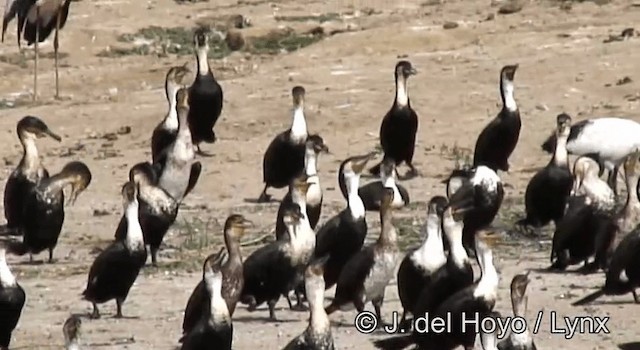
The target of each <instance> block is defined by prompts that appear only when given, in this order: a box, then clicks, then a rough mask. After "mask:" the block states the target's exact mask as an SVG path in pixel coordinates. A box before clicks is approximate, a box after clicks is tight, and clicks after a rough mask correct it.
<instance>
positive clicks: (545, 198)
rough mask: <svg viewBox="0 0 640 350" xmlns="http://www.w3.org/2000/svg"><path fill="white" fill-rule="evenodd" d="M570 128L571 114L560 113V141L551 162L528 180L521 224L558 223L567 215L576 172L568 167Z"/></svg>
mask: <svg viewBox="0 0 640 350" xmlns="http://www.w3.org/2000/svg"><path fill="white" fill-rule="evenodd" d="M570 129H571V117H569V116H568V115H566V114H564V113H563V114H560V115H559V116H558V117H557V129H556V135H557V138H558V140H559V142H558V143H557V145H556V151H555V153H554V155H553V158H551V161H550V162H549V164H547V166H546V167H544V168H543V169H542V170H540V171H538V172H537V173H536V174H535V175H534V176H533V177H532V178H531V181H529V185H527V191H526V193H525V206H526V213H527V216H526V218H524V219H523V220H520V221H519V222H518V224H520V225H523V226H532V227H533V228H534V229H538V228H541V227H543V226H545V225H547V224H548V223H549V221H553V222H554V224H555V225H556V226H557V225H558V222H559V221H560V220H561V219H562V217H563V216H564V211H565V208H566V205H567V199H568V198H569V195H570V194H571V188H572V187H573V175H572V174H571V170H570V169H569V157H568V155H567V148H566V145H567V138H568V137H569V132H570Z"/></svg>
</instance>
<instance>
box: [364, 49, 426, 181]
mask: <svg viewBox="0 0 640 350" xmlns="http://www.w3.org/2000/svg"><path fill="white" fill-rule="evenodd" d="M417 73H418V71H417V70H416V69H415V68H413V66H411V63H410V62H408V61H400V62H398V63H397V64H396V68H395V71H394V75H395V80H396V96H395V99H394V101H393V105H392V106H391V109H390V110H389V111H388V112H387V114H386V115H385V116H384V118H383V119H382V124H381V125H380V145H381V146H382V150H383V151H384V154H385V156H387V157H390V158H391V159H393V160H394V161H395V163H396V164H395V165H396V166H398V165H400V164H401V163H403V162H405V163H406V164H407V166H409V173H408V175H409V176H416V175H418V170H417V169H416V168H415V166H414V165H413V153H414V151H415V147H416V132H417V131H418V115H417V114H416V112H415V111H414V110H413V108H411V102H410V101H409V86H408V80H409V77H410V76H412V75H415V74H417ZM380 165H381V164H378V165H376V166H374V167H373V168H371V169H370V170H369V172H370V173H371V174H373V175H378V174H379V173H380Z"/></svg>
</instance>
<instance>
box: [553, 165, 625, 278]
mask: <svg viewBox="0 0 640 350" xmlns="http://www.w3.org/2000/svg"><path fill="white" fill-rule="evenodd" d="M632 158H633V157H629V160H633V159H632ZM634 164H635V163H634ZM599 172H600V167H599V165H598V163H597V162H596V161H594V160H593V159H591V158H589V157H586V156H583V157H580V158H578V159H577V160H576V162H575V165H574V176H575V180H574V181H575V186H574V190H573V192H574V193H573V196H572V197H571V198H570V199H569V202H568V206H567V210H566V214H565V215H564V217H563V219H562V220H561V221H560V222H559V223H558V226H557V227H556V230H555V232H554V234H553V241H552V246H551V263H552V265H551V267H550V269H552V270H564V269H565V268H566V267H567V266H569V265H574V264H579V263H584V267H583V268H582V272H593V271H595V270H597V269H598V268H603V269H605V268H606V266H607V263H608V255H609V254H610V249H611V247H612V244H613V240H614V238H615V235H616V232H617V231H618V227H617V224H616V218H615V212H616V208H615V205H616V202H615V196H614V194H613V190H612V189H611V188H610V187H609V185H608V184H607V183H606V182H605V181H603V180H601V179H600V177H598V174H599ZM635 186H636V185H635V184H634V185H633V187H632V188H634V187H635ZM594 255H595V261H594V262H593V263H589V261H588V260H589V258H590V257H592V256H594Z"/></svg>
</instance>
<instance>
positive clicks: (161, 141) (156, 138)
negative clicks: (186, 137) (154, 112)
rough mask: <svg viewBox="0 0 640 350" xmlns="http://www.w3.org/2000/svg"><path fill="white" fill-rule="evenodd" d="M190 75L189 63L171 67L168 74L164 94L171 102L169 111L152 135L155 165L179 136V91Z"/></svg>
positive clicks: (152, 157)
mask: <svg viewBox="0 0 640 350" xmlns="http://www.w3.org/2000/svg"><path fill="white" fill-rule="evenodd" d="M189 73H191V71H190V70H189V68H188V67H187V63H185V65H184V66H176V67H171V69H169V71H168V72H167V77H166V79H165V82H164V92H165V95H166V96H167V101H168V102H169V110H168V111H167V115H166V116H165V117H164V119H163V120H162V122H160V124H158V125H157V126H156V127H155V129H153V134H152V135H151V159H152V162H153V163H156V162H157V161H158V158H159V157H160V154H161V153H162V151H163V150H164V149H165V148H167V147H169V146H171V144H172V143H173V141H174V140H175V139H176V136H177V135H178V127H179V126H180V123H179V121H178V109H177V107H178V100H177V99H178V90H180V88H183V87H184V85H183V84H182V82H183V80H184V78H185V76H186V75H187V74H189Z"/></svg>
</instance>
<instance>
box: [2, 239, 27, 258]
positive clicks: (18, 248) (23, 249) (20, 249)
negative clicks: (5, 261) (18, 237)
mask: <svg viewBox="0 0 640 350" xmlns="http://www.w3.org/2000/svg"><path fill="white" fill-rule="evenodd" d="M7 251H8V252H9V253H11V254H14V255H25V254H27V253H28V252H29V248H28V247H27V246H26V245H25V244H24V243H23V242H9V243H7Z"/></svg>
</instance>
